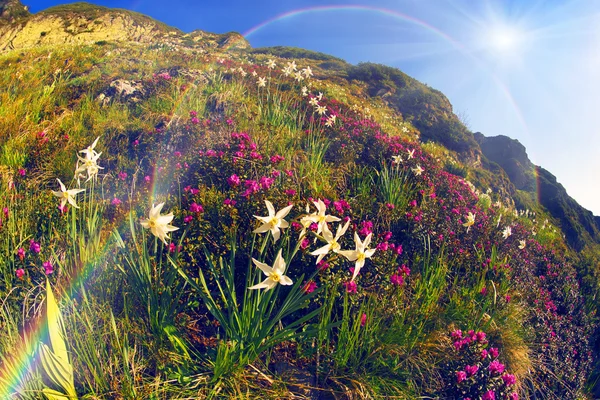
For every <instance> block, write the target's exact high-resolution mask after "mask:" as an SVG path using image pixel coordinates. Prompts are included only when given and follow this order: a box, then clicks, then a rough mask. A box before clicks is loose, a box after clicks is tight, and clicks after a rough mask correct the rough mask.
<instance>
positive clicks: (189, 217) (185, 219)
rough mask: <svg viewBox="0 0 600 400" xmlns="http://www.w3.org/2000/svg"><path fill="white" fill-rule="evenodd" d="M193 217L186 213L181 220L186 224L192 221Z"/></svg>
mask: <svg viewBox="0 0 600 400" xmlns="http://www.w3.org/2000/svg"><path fill="white" fill-rule="evenodd" d="M193 219H194V217H192V216H191V215H186V216H185V217H184V218H183V222H185V223H186V224H188V223H190V222H192V220H193Z"/></svg>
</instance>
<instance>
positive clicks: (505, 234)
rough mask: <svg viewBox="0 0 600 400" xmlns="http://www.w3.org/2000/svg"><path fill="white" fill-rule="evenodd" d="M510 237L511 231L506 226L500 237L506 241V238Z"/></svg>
mask: <svg viewBox="0 0 600 400" xmlns="http://www.w3.org/2000/svg"><path fill="white" fill-rule="evenodd" d="M510 235H512V229H511V228H510V226H507V227H506V228H504V230H503V231H502V236H503V237H504V239H508V237H509V236H510Z"/></svg>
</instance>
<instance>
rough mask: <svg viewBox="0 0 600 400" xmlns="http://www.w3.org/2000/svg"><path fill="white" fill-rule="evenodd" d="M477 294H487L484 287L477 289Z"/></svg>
mask: <svg viewBox="0 0 600 400" xmlns="http://www.w3.org/2000/svg"><path fill="white" fill-rule="evenodd" d="M479 294H480V295H482V296H485V295H486V294H487V288H486V287H482V288H481V290H480V291H479Z"/></svg>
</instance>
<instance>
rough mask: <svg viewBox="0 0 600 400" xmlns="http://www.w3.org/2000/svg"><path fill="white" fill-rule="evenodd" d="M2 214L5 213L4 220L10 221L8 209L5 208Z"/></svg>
mask: <svg viewBox="0 0 600 400" xmlns="http://www.w3.org/2000/svg"><path fill="white" fill-rule="evenodd" d="M2 212H3V213H4V218H6V219H8V207H4V208H3V209H2Z"/></svg>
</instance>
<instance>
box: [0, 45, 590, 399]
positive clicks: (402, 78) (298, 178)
mask: <svg viewBox="0 0 600 400" xmlns="http://www.w3.org/2000/svg"><path fill="white" fill-rule="evenodd" d="M306 54H308V53H306ZM280 55H281V56H282V57H287V56H286V55H284V54H280ZM308 55H310V54H308ZM302 57H303V58H302V59H301V60H296V59H294V58H285V59H281V58H279V57H277V56H274V55H273V53H272V52H270V54H261V53H260V52H255V53H251V52H247V53H245V52H239V51H236V52H232V53H227V51H226V50H219V49H212V50H209V51H204V50H203V51H200V50H195V49H193V48H187V49H173V48H171V47H167V46H160V45H158V44H152V45H139V44H135V45H134V44H123V43H121V44H114V43H110V42H106V43H98V44H95V45H86V46H62V47H51V48H38V49H32V50H30V51H20V52H12V53H7V54H5V55H2V56H0V144H1V146H2V151H1V153H0V176H1V177H2V178H1V180H0V208H2V215H0V218H1V221H2V223H1V225H0V232H1V235H0V276H1V277H2V280H1V281H0V295H1V299H2V301H1V302H0V307H1V308H0V326H1V327H2V330H3V332H5V334H4V335H0V397H2V398H15V399H33V398H44V396H46V398H65V397H64V395H70V396H71V397H74V396H78V397H80V398H89V399H122V398H126V399H185V398H207V397H210V398H258V397H260V398H273V399H275V398H386V397H393V396H395V397H396V398H444V399H452V398H457V399H462V398H465V397H469V398H471V399H479V398H480V399H516V398H519V397H520V398H534V397H537V398H560V399H575V398H584V397H585V396H591V395H589V393H590V390H591V389H590V388H591V386H592V385H593V382H592V381H588V377H590V374H591V371H592V368H593V364H594V362H595V357H594V353H593V351H592V347H593V346H592V345H593V333H594V329H595V319H594V305H593V303H591V302H588V301H587V300H589V299H590V297H586V296H585V295H586V293H585V290H588V289H589V290H591V289H590V288H593V287H595V286H594V285H595V283H594V282H593V279H592V277H593V271H594V268H593V267H592V266H591V264H590V263H591V262H593V261H590V260H593V254H590V255H589V258H588V259H587V261H586V260H584V259H578V258H575V257H574V255H573V253H571V252H570V251H569V250H568V248H567V246H566V245H565V243H564V240H563V237H562V234H561V231H560V230H559V229H557V228H556V227H555V226H552V224H551V222H549V221H544V220H545V219H546V218H545V216H544V215H542V214H535V213H534V212H533V211H530V210H527V211H526V210H518V209H516V208H515V207H514V202H513V200H512V199H511V198H510V197H509V196H510V195H511V194H512V193H514V188H511V184H510V182H509V181H508V178H507V177H506V175H505V174H503V173H502V172H501V171H500V170H499V169H497V170H496V171H497V173H494V168H499V167H497V166H494V165H493V164H491V163H490V164H489V165H487V164H486V165H487V167H489V168H488V169H487V170H486V169H482V168H480V167H479V165H478V164H477V163H474V162H471V161H470V160H472V159H473V158H474V157H476V156H477V146H476V143H475V142H474V141H473V142H472V140H473V139H472V137H471V136H469V135H470V133H469V132H467V131H466V130H465V128H464V127H462V126H461V125H457V123H458V122H457V120H456V121H455V119H456V117H455V116H453V114H451V106H450V105H449V103H448V102H447V100H446V99H445V97H443V95H441V94H440V93H439V92H437V91H435V90H433V89H428V90H426V91H422V90H420V89H418V87H417V83H416V81H414V80H413V79H412V78H410V77H408V76H406V75H404V74H402V73H400V72H398V71H397V70H394V71H392V70H391V69H387V68H385V67H382V66H375V65H369V64H367V65H359V66H356V67H345V68H346V69H339V68H329V67H330V66H331V65H329V64H328V65H325V66H323V67H320V65H321V64H322V63H323V62H336V60H323V59H322V58H319V57H309V56H306V55H303V56H302ZM382 89H383V90H384V92H381V90H382ZM384 93H390V94H389V95H388V96H387V97H386V96H383V94H384ZM425 142H427V143H425ZM435 142H438V143H437V144H436V143H435ZM439 143H442V144H443V145H444V146H442V145H440V144H439ZM473 143H475V145H474V144H473ZM483 162H484V163H486V162H487V161H486V160H484V161H483ZM58 179H60V182H62V183H64V185H65V187H64V190H63V189H62V188H61V185H60V183H59V181H58ZM490 186H491V187H492V189H491V190H488V188H489V187H490ZM67 190H68V191H67ZM511 191H512V192H511ZM540 212H542V211H541V210H540ZM575 267H577V269H576V268H575ZM585 268H588V269H589V271H592V272H590V275H589V277H590V280H589V282H588V281H586V282H583V283H580V277H581V276H578V274H577V271H582V270H584V269H585ZM47 282H49V284H48V285H47ZM50 293H54V295H53V296H52V295H51V294H50ZM54 298H55V299H54ZM59 315H61V316H59ZM38 360H39V361H38ZM52 391H55V392H52ZM43 393H45V394H43ZM56 393H62V394H63V397H51V396H52V395H54V396H59V395H58V394H56Z"/></svg>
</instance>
